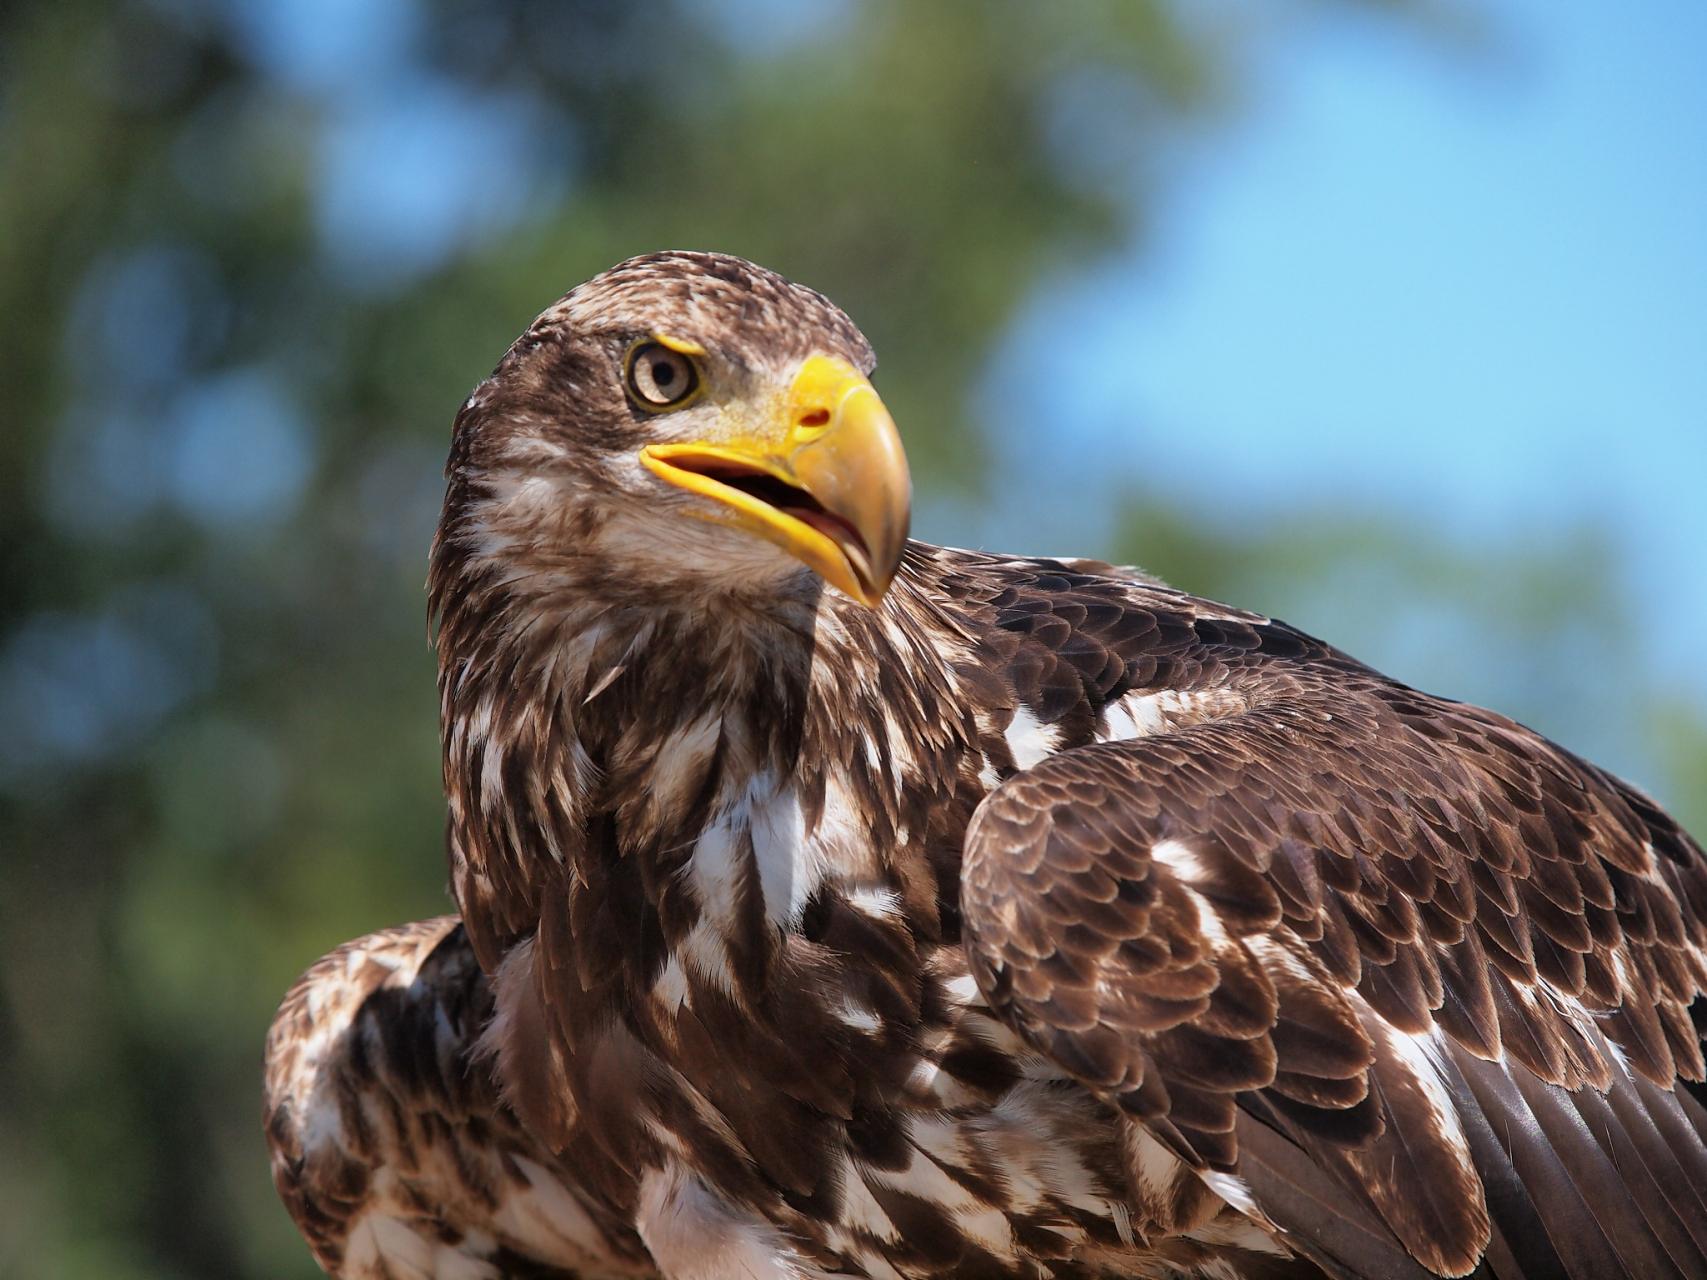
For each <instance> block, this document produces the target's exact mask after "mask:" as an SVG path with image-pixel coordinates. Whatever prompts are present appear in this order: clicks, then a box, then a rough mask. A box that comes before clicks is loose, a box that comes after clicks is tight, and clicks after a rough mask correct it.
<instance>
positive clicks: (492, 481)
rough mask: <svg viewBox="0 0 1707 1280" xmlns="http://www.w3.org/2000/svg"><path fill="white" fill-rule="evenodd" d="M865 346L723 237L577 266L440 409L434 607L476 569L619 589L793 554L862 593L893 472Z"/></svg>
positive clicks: (823, 304)
mask: <svg viewBox="0 0 1707 1280" xmlns="http://www.w3.org/2000/svg"><path fill="white" fill-rule="evenodd" d="M874 363H875V361H874V358H873V356H872V353H871V347H870V345H869V344H868V343H867V342H866V340H865V338H864V337H863V336H862V335H861V334H860V332H859V330H858V329H857V328H855V327H854V324H853V322H852V321H851V320H849V319H848V317H847V316H846V315H844V314H843V313H842V312H841V310H839V309H838V308H837V307H836V306H835V305H834V304H833V303H831V302H830V301H829V300H828V299H827V298H825V297H823V296H822V295H821V294H818V293H816V292H814V291H812V290H811V289H807V288H804V287H802V286H800V285H797V284H793V283H791V282H790V281H788V280H785V279H783V278H782V277H781V276H779V275H777V274H775V273H774V272H771V271H766V270H764V269H763V268H761V267H756V266H754V265H752V264H751V263H748V262H744V261H742V260H741V259H739V258H733V257H729V256H726V255H722V254H709V253H655V254H648V255H646V256H644V257H639V258H631V259H630V260H628V261H627V262H623V263H620V264H619V265H617V266H615V267H612V268H611V269H610V270H608V271H605V272H603V273H602V274H600V275H598V276H595V277H594V278H593V279H591V280H589V281H587V282H586V283H585V284H583V285H581V286H579V287H578V288H576V289H574V290H572V291H571V292H570V293H569V294H567V295H566V296H565V297H564V298H563V299H562V300H561V301H559V302H558V303H557V304H556V305H555V306H553V307H551V308H550V309H549V310H547V311H546V312H544V313H543V314H542V315H541V316H540V317H539V318H538V319H537V320H536V321H535V322H534V323H533V325H532V326H531V327H530V328H529V329H528V331H527V332H526V333H524V334H523V335H522V336H521V337H520V338H519V339H517V341H516V342H515V344H514V345H513V346H512V347H511V348H510V350H509V351H508V352H507V353H506V354H505V356H504V358H503V360H502V361H501V362H500V363H499V365H498V367H497V369H496V370H495V371H494V372H493V374H492V376H491V377H490V378H488V379H487V380H486V381H485V382H483V383H481V384H480V386H479V387H477V388H476V389H475V391H474V393H473V394H472V395H471V396H470V397H469V399H468V401H467V403H466V404H465V405H464V406H463V408H462V410H461V412H460V413H459V414H458V415H457V420H456V426H455V432H454V438H453V442H452V446H451V455H450V461H449V464H448V467H447V476H448V478H449V488H448V490H447V494H446V501H445V509H444V516H443V519H442V521H441V523H440V526H439V533H438V537H437V538H436V539H435V541H434V551H433V574H432V588H433V595H434V605H435V609H437V610H439V611H441V612H442V610H443V608H444V606H445V604H446V600H445V594H446V592H447V591H453V590H455V589H456V587H455V584H458V583H460V584H462V585H463V587H464V588H466V587H468V586H469V585H470V584H472V583H475V582H479V581H486V582H488V583H498V582H501V583H502V584H504V587H505V589H507V590H509V591H512V592H517V593H521V594H528V593H529V589H530V587H531V588H532V589H533V590H534V591H537V592H540V593H545V594H550V593H554V592H571V593H574V594H575V595H577V596H578V597H580V598H583V599H585V598H596V599H600V600H603V601H606V602H609V603H624V604H630V605H633V604H645V603H647V602H651V601H661V602H665V603H677V602H680V601H682V600H683V599H695V598H705V597H708V596H720V595H722V596H727V595H740V594H748V595H760V594H774V593H776V592H777V591H779V590H782V591H784V592H786V591H787V587H788V584H789V581H790V580H791V579H793V580H797V581H800V582H801V583H803V584H804V585H807V586H810V587H812V589H814V590H815V589H816V586H815V583H813V580H812V574H816V575H817V577H818V578H821V579H822V580H823V581H825V582H828V583H830V584H831V585H832V586H834V587H836V588H838V589H839V590H841V591H842V592H844V593H846V594H847V595H848V596H850V597H852V598H853V599H855V600H857V601H860V602H862V603H864V604H868V605H875V604H876V603H877V602H878V601H879V600H880V599H881V598H882V597H883V594H884V592H885V591H886V590H887V589H888V587H889V583H890V580H891V579H892V578H893V577H894V575H895V572H896V569H897V568H898V567H899V565H900V561H901V553H902V550H903V548H904V545H905V543H906V537H907V524H908V517H909V511H910V504H911V493H912V490H911V484H910V481H909V477H908V472H907V461H906V455H905V454H904V453H903V451H902V448H901V442H900V437H899V436H898V435H897V433H896V430H895V425H894V422H893V421H892V420H891V419H890V416H889V413H888V411H887V410H886V409H885V408H884V406H883V402H882V400H881V399H879V398H878V395H877V393H876V391H874V390H873V389H872V386H871V384H870V382H869V381H867V377H866V375H867V374H869V373H870V371H871V369H872V366H873V364H874ZM803 566H804V567H803ZM808 570H809V571H810V572H808Z"/></svg>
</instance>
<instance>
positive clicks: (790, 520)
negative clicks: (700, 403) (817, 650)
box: [640, 356, 913, 605]
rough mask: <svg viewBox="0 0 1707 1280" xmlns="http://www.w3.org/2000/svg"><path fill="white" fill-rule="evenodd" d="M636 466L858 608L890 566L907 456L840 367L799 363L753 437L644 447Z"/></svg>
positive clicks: (885, 416) (880, 589)
mask: <svg viewBox="0 0 1707 1280" xmlns="http://www.w3.org/2000/svg"><path fill="white" fill-rule="evenodd" d="M640 461H641V462H642V463H643V464H644V465H645V466H646V467H647V468H648V469H649V470H650V471H652V472H653V474H655V475H657V476H658V477H659V478H660V479H663V480H667V481H668V482H669V483H671V484H673V485H676V486H678V487H680V488H683V489H687V490H689V491H690V492H693V493H698V494H701V495H703V496H704V497H707V498H712V499H715V500H716V501H717V502H719V503H720V504H722V507H721V509H720V513H719V515H718V516H716V517H714V518H716V519H719V520H721V521H723V522H724V523H728V524H733V525H736V526H737V527H739V528H743V529H746V530H747V531H749V532H751V533H754V534H756V535H758V536H759V537H761V538H764V539H766V540H767V541H770V542H773V543H775V544H776V545H777V546H780V547H781V548H783V549H784V550H785V551H787V552H789V553H790V554H791V555H793V556H795V557H796V558H797V559H799V560H800V561H802V562H803V563H805V564H807V565H809V566H810V567H811V568H812V569H814V570H816V571H817V573H818V574H819V576H820V577H822V578H823V579H824V580H825V581H826V582H828V583H829V584H830V585H831V586H833V587H836V588H838V589H839V590H841V591H843V592H845V593H846V594H847V595H849V596H852V597H853V598H854V599H855V600H858V601H860V602H861V603H862V604H867V605H876V604H877V603H878V601H880V600H882V599H883V594H884V592H886V591H887V590H888V589H889V584H890V582H891V581H892V580H893V579H894V577H895V571H896V570H897V569H898V568H900V565H901V553H902V551H903V550H904V549H905V547H906V543H907V524H908V520H909V519H910V517H911V512H912V499H913V487H912V481H911V478H910V477H909V476H908V474H907V455H906V454H905V453H904V452H903V451H902V449H901V437H900V435H899V433H897V432H896V430H895V423H894V421H893V420H892V419H891V418H890V417H889V411H888V410H887V409H885V408H884V407H883V401H882V400H880V399H879V398H878V395H877V392H876V391H875V390H873V389H872V386H871V384H870V383H869V382H867V381H866V380H865V378H864V377H863V376H862V375H861V374H860V372H859V371H858V370H857V369H855V368H854V367H853V366H852V365H850V364H848V363H847V362H845V361H843V360H838V359H835V358H834V357H831V356H813V357H811V358H810V359H809V360H807V361H806V362H805V364H803V365H801V367H800V371H799V372H798V373H797V374H796V375H795V378H794V381H793V383H792V384H791V385H790V387H789V388H788V390H787V392H785V393H784V394H783V395H781V396H779V397H778V399H777V402H776V404H775V405H774V406H773V408H772V411H771V412H770V414H769V415H767V420H766V422H765V423H764V425H763V427H762V428H761V429H760V431H759V432H757V433H755V434H753V435H747V436H738V437H735V438H732V439H727V440H717V441H695V442H692V443H688V444H653V445H647V446H646V447H645V448H644V449H642V450H641V451H640Z"/></svg>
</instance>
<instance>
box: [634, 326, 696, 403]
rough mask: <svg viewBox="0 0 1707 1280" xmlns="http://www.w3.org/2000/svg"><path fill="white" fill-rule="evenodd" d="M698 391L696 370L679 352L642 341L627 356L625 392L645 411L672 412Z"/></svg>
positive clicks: (691, 361) (659, 344) (658, 343)
mask: <svg viewBox="0 0 1707 1280" xmlns="http://www.w3.org/2000/svg"><path fill="white" fill-rule="evenodd" d="M697 390H699V370H698V369H697V368H696V367H695V366H694V362H693V360H692V359H690V358H689V357H688V356H686V355H684V354H683V353H682V352H680V351H672V350H671V349H670V348H669V347H666V346H665V345H664V344H663V343H661V342H642V343H640V344H639V345H638V346H636V347H635V348H634V349H633V350H632V351H630V352H629V353H628V393H629V394H630V395H631V396H633V397H634V399H635V400H636V401H637V402H639V403H640V404H642V405H644V406H645V407H646V408H648V409H673V408H675V407H676V406H678V405H680V404H682V403H684V402H685V401H686V400H687V399H688V397H689V396H691V395H693V393H694V392H695V391H697Z"/></svg>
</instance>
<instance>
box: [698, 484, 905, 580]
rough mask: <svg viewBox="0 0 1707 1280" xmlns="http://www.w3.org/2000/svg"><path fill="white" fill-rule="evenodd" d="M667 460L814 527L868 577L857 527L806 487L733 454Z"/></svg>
mask: <svg viewBox="0 0 1707 1280" xmlns="http://www.w3.org/2000/svg"><path fill="white" fill-rule="evenodd" d="M669 462H670V465H671V466H672V467H675V468H676V469H677V470H680V471H688V472H692V473H693V474H695V475H699V476H703V477H705V478H706V479H707V480H712V481H715V482H716V483H717V485H718V486H719V487H722V488H727V489H733V490H735V492H737V493H742V494H745V495H747V497H749V498H753V499H756V500H758V501H759V502H762V503H764V504H765V505H766V506H767V507H770V508H771V509H772V510H774V511H776V512H778V513H780V514H781V515H784V516H787V517H789V518H791V519H794V520H798V521H799V522H800V523H801V524H803V525H806V526H807V527H808V528H810V529H813V530H816V531H817V532H818V533H820V534H822V535H823V536H824V537H826V538H828V539H829V540H830V541H831V542H833V543H835V544H836V546H837V547H838V548H840V549H841V551H842V553H843V554H844V555H846V556H847V557H848V560H849V562H850V563H851V564H852V565H853V568H854V571H855V572H856V573H858V574H859V575H860V577H861V578H863V579H866V580H868V581H869V580H870V577H871V550H870V548H868V547H867V546H866V545H865V539H864V538H862V537H861V536H860V534H859V530H857V529H855V528H854V527H853V525H852V524H850V523H849V522H848V521H846V520H844V519H842V518H841V517H840V516H838V515H836V514H835V513H834V512H831V511H828V510H826V509H825V507H824V504H823V503H821V502H819V501H818V499H816V498H814V497H813V496H812V495H811V494H810V493H807V492H806V490H804V489H802V488H800V487H798V486H797V485H792V484H789V483H788V481H786V480H784V479H782V478H780V477H779V476H775V475H772V474H771V473H770V472H769V471H766V470H764V469H762V468H760V467H757V466H752V465H749V464H747V463H744V462H737V461H736V460H734V459H732V458H718V457H697V458H696V457H685V456H682V455H680V454H678V455H676V456H674V457H672V458H670V459H669Z"/></svg>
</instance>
